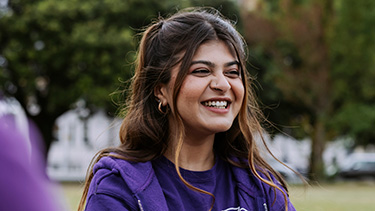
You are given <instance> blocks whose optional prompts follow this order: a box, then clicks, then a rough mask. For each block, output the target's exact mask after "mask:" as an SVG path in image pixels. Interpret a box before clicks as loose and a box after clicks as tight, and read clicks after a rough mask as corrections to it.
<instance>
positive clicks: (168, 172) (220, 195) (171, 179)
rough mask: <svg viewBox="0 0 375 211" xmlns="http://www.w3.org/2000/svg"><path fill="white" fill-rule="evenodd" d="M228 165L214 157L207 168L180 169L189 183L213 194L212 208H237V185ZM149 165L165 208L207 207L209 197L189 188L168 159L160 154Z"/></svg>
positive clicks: (206, 208)
mask: <svg viewBox="0 0 375 211" xmlns="http://www.w3.org/2000/svg"><path fill="white" fill-rule="evenodd" d="M229 165H230V164H229V163H227V162H225V161H223V160H221V159H216V162H215V165H214V167H213V168H212V169H210V170H208V171H198V172H197V171H189V170H185V169H182V168H180V172H181V175H182V177H183V178H184V179H185V180H186V181H188V182H189V183H190V184H191V185H193V186H195V187H197V188H200V189H202V190H205V191H208V192H210V193H212V194H213V195H214V196H215V204H214V207H213V209H212V210H214V211H215V210H233V208H236V210H238V208H239V202H238V199H237V194H236V193H237V186H236V182H235V180H234V177H233V173H232V170H231V168H230V166H229ZM153 167H154V171H155V174H156V177H157V178H158V181H159V183H160V186H161V188H162V190H163V193H164V196H165V199H166V201H167V204H168V208H169V210H181V211H183V210H209V208H210V207H211V203H212V196H210V195H207V194H203V193H199V192H197V191H194V190H191V189H189V188H188V187H187V186H186V185H185V184H184V183H183V182H182V181H181V180H180V178H179V177H178V175H177V172H176V170H175V167H174V164H173V163H172V162H171V161H169V160H168V159H167V158H165V157H162V158H160V159H158V160H156V161H153Z"/></svg>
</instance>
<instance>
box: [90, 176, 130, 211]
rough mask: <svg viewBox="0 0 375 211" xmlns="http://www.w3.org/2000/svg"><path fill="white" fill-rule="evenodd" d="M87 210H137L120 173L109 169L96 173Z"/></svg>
mask: <svg viewBox="0 0 375 211" xmlns="http://www.w3.org/2000/svg"><path fill="white" fill-rule="evenodd" d="M85 210H86V211H102V210H121V211H122V210H124V211H126V210H129V211H130V210H137V207H136V201H135V199H134V197H133V194H132V193H131V191H130V189H129V188H128V187H127V185H126V184H125V182H124V180H123V179H122V178H121V177H120V175H119V174H116V173H113V172H111V171H110V170H108V169H102V170H99V171H97V172H96V173H95V175H94V177H93V179H92V181H91V183H90V188H89V193H88V196H87V202H86V209H85Z"/></svg>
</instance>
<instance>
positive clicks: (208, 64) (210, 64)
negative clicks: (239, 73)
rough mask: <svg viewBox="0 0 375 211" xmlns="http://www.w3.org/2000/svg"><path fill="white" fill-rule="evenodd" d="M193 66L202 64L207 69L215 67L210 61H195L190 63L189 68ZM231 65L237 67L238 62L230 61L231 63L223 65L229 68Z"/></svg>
mask: <svg viewBox="0 0 375 211" xmlns="http://www.w3.org/2000/svg"><path fill="white" fill-rule="evenodd" d="M194 64H204V65H207V66H209V67H215V66H216V65H215V64H214V63H212V62H210V61H206V60H197V61H192V62H191V64H190V66H191V65H194ZM232 65H237V66H240V62H238V61H231V62H227V63H225V64H224V67H230V66H232Z"/></svg>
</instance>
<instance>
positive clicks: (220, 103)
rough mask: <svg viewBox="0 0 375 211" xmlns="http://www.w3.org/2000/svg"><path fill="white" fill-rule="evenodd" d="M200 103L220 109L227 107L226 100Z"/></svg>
mask: <svg viewBox="0 0 375 211" xmlns="http://www.w3.org/2000/svg"><path fill="white" fill-rule="evenodd" d="M202 104H203V105H204V106H207V107H215V108H221V109H225V108H227V107H228V101H206V102H203V103H202Z"/></svg>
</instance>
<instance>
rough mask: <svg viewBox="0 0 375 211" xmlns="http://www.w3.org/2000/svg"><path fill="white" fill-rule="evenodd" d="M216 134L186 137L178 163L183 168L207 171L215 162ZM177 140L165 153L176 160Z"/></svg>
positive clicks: (172, 159)
mask: <svg viewBox="0 0 375 211" xmlns="http://www.w3.org/2000/svg"><path fill="white" fill-rule="evenodd" d="M214 137H215V135H214V134H213V135H210V136H206V137H185V139H184V142H183V145H182V148H181V152H180V155H179V157H178V163H179V166H180V167H181V168H184V169H187V170H190V171H207V170H209V169H211V168H212V167H213V166H214V164H215V155H214V152H213V144H214ZM176 145H177V140H175V141H172V146H171V147H169V149H168V150H167V152H166V153H165V157H166V158H168V159H169V160H170V161H172V162H175V155H176V153H175V150H174V149H175V148H176Z"/></svg>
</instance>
